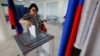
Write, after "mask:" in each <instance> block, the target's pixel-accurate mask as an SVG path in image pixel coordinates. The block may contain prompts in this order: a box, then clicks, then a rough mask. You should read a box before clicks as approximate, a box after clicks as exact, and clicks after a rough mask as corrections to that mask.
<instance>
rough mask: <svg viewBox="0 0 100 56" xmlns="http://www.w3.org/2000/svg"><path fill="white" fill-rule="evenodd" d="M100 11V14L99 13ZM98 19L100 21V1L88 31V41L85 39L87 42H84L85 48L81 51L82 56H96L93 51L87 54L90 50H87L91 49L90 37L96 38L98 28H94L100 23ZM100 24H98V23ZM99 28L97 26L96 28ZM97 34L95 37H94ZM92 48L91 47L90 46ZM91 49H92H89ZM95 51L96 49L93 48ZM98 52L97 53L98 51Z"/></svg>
mask: <svg viewBox="0 0 100 56" xmlns="http://www.w3.org/2000/svg"><path fill="white" fill-rule="evenodd" d="M98 13H99V14H98ZM98 20H99V21H100V1H99V3H98V4H97V8H96V11H95V13H94V16H93V20H92V23H91V25H90V26H91V27H90V29H89V32H88V35H87V39H86V41H85V43H84V46H83V48H82V51H81V54H80V56H91V55H92V56H94V55H93V53H87V54H86V52H88V51H87V49H89V47H88V46H89V44H90V39H91V38H96V36H95V35H94V33H95V34H96V30H95V29H94V28H96V27H95V26H96V25H97V23H99V22H98ZM97 26H98V25H97ZM96 29H97V28H96ZM97 33H98V32H97ZM94 36H95V37H94ZM90 49H91V48H90ZM89 51H90V50H89ZM93 51H94V50H93ZM96 54H97V53H96ZM95 56H97V55H95Z"/></svg>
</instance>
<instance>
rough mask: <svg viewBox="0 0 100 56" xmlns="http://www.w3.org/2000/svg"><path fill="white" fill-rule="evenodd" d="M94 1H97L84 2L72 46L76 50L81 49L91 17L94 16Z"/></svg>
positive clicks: (87, 0)
mask: <svg viewBox="0 0 100 56" xmlns="http://www.w3.org/2000/svg"><path fill="white" fill-rule="evenodd" d="M96 1H97V0H85V3H84V6H83V11H82V16H81V20H80V24H79V28H78V32H77V36H76V41H75V44H74V46H75V47H76V48H78V49H82V47H83V45H84V43H85V40H86V37H87V34H88V31H89V29H90V24H91V21H92V17H93V15H94V11H95V7H96V6H95V4H96Z"/></svg>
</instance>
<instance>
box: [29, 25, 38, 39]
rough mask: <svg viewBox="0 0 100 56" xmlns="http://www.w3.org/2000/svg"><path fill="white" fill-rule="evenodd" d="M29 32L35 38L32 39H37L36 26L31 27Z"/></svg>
mask: <svg viewBox="0 0 100 56" xmlns="http://www.w3.org/2000/svg"><path fill="white" fill-rule="evenodd" d="M29 32H30V34H31V35H32V36H33V37H32V38H36V28H35V26H34V25H31V27H29Z"/></svg>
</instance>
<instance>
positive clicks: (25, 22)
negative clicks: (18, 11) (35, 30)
mask: <svg viewBox="0 0 100 56" xmlns="http://www.w3.org/2000/svg"><path fill="white" fill-rule="evenodd" d="M19 23H21V24H25V25H27V26H28V27H31V25H32V24H31V22H30V21H28V20H23V19H20V20H19Z"/></svg>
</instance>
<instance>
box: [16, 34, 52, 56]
mask: <svg viewBox="0 0 100 56" xmlns="http://www.w3.org/2000/svg"><path fill="white" fill-rule="evenodd" d="M53 39H54V36H52V35H50V34H48V33H45V32H41V33H38V34H37V37H36V38H34V37H33V36H31V34H29V33H28V32H25V33H23V34H21V35H19V36H17V35H15V36H14V40H15V43H16V45H17V48H18V51H19V55H18V56H53V46H54V40H53Z"/></svg>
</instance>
